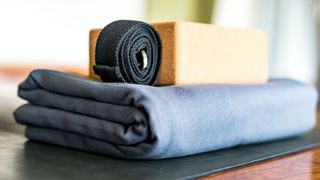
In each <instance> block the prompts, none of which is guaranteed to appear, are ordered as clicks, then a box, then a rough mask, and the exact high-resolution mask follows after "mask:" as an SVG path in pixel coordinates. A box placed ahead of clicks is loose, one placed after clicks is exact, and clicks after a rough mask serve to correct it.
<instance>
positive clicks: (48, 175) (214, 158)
mask: <svg viewBox="0 0 320 180" xmlns="http://www.w3.org/2000/svg"><path fill="white" fill-rule="evenodd" d="M319 145H320V130H319V129H316V130H314V131H312V132H310V133H308V134H306V135H304V136H301V137H296V138H291V139H286V140H281V141H275V142H269V143H262V144H254V145H247V146H239V147H234V148H230V149H224V150H220V151H214V152H208V153H203V154H198V155H194V156H188V157H181V158H173V159H164V160H153V161H141V160H121V159H116V158H111V157H106V156H99V155H96V154H92V153H84V152H81V151H75V150H73V149H66V148H62V147H59V146H52V145H48V144H44V143H38V142H35V141H27V142H25V139H24V138H23V137H22V136H21V135H16V134H14V133H4V132H1V131H0V149H1V150H2V153H1V154H0V157H1V158H0V168H1V170H2V171H0V177H8V175H9V177H13V178H12V179H15V178H17V177H21V178H23V179H26V180H43V179H50V180H51V179H52V180H55V179H59V180H70V179H77V180H87V179H95V180H100V179H101V180H105V179H121V180H126V179H139V180H140V179H146V180H148V179H152V180H158V179H159V180H166V179H194V178H198V177H202V176H206V175H209V174H212V173H219V172H223V171H227V170H231V169H235V168H239V167H242V166H247V165H251V164H254V163H258V162H261V161H265V160H269V159H272V158H275V157H279V156H284V155H287V154H290V153H295V152H299V151H303V150H308V149H311V148H314V147H319ZM8 164H10V166H8ZM306 166H308V164H306ZM66 167H67V168H66ZM279 169H283V168H282V167H279ZM300 170H301V168H300ZM57 172H59V173H57ZM304 172H305V171H304ZM5 175H6V176H5ZM10 175H11V176H10ZM7 179H10V178H7Z"/></svg>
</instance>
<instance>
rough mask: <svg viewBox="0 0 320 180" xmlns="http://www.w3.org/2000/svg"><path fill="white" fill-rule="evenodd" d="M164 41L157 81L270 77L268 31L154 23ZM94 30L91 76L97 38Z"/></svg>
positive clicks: (258, 80) (237, 81)
mask: <svg viewBox="0 0 320 180" xmlns="http://www.w3.org/2000/svg"><path fill="white" fill-rule="evenodd" d="M151 25H152V26H153V27H154V28H155V29H156V30H157V31H158V32H159V34H160V38H161V41H162V46H163V51H162V64H161V68H160V73H159V76H158V78H157V82H156V85H175V84H200V83H220V84H244V83H245V84H252V83H265V82H266V81H267V79H268V43H267V35H266V33H265V32H263V31H260V30H253V29H232V28H224V27H219V26H215V25H209V24H201V23H189V22H166V23H154V24H151ZM99 32H100V29H95V30H91V31H90V77H91V78H94V79H97V78H99V77H97V76H96V75H95V74H94V73H93V70H92V65H93V64H94V51H95V43H96V39H97V37H98V35H99Z"/></svg>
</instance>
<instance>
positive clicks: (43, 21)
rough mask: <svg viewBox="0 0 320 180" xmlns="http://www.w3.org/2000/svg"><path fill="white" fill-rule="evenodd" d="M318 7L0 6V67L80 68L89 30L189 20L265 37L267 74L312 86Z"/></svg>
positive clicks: (167, 3) (258, 1)
mask: <svg viewBox="0 0 320 180" xmlns="http://www.w3.org/2000/svg"><path fill="white" fill-rule="evenodd" d="M319 8H320V3H319V1H318V0H281V1H277V0H237V1H233V0H117V1H111V0H90V1H89V0H68V1H65V0H55V1H52V0H0V23H1V28H0V68H1V69H8V68H10V67H40V66H41V67H43V66H49V67H50V66H55V67H64V68H68V67H70V68H80V69H86V68H87V66H88V41H89V38H88V32H89V30H90V29H92V28H101V27H104V26H105V25H106V24H108V23H110V22H112V21H114V20H118V19H135V20H142V21H147V22H159V21H194V22H203V23H213V24H217V25H221V26H227V27H236V28H260V29H263V30H265V31H267V32H268V34H269V52H270V53H269V60H270V76H271V77H290V78H295V79H299V80H302V81H306V82H310V83H315V82H317V80H318V77H319V76H318V65H317V64H318V61H319V60H320V59H319V57H318V55H317V49H319V47H318V46H317V29H319V28H317V24H319V23H318V21H319V17H320V16H319Z"/></svg>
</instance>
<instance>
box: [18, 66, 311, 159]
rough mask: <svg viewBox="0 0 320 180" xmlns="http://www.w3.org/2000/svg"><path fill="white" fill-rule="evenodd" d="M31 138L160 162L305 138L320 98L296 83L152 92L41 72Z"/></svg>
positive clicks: (25, 92) (32, 92) (29, 118)
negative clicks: (219, 150)
mask: <svg viewBox="0 0 320 180" xmlns="http://www.w3.org/2000/svg"><path fill="white" fill-rule="evenodd" d="M18 94H19V96H20V97H22V98H23V99H26V100H27V101H29V104H26V105H23V106H21V107H19V108H18V109H17V110H16V111H15V113H14V116H15V118H16V121H17V122H18V123H21V124H26V125H27V129H26V136H27V137H28V138H30V139H32V140H37V141H42V142H46V143H52V144H57V145H62V146H66V147H72V148H77V149H80V150H86V151H91V152H96V153H101V154H106V155H111V156H117V157H122V158H132V159H161V158H169V157H178V156H186V155H191V154H196V153H201V152H206V151H212V150H217V149H222V148H228V147H232V146H236V145H243V144H249V143H258V142H264V141H270V140H276V139H281V138H286V137H291V136H296V135H300V134H303V133H305V132H307V131H309V130H311V129H312V128H313V127H314V125H315V114H316V113H315V112H316V101H317V93H316V91H315V89H314V88H312V87H309V86H307V85H305V84H302V83H300V82H296V81H293V80H274V81H271V82H269V83H267V84H264V85H210V84H207V85H188V86H165V87H152V86H145V85H136V84H128V83H101V82H96V81H93V80H90V79H85V78H81V77H77V76H73V75H69V74H65V73H61V72H57V71H51V70H36V71H33V72H32V73H31V74H30V75H29V77H28V78H27V79H26V80H25V81H24V82H23V83H22V84H20V86H19V91H18Z"/></svg>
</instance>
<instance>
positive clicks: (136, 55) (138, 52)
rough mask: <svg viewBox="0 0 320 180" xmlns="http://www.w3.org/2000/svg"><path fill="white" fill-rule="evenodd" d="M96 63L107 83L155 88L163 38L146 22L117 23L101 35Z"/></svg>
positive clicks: (128, 21)
mask: <svg viewBox="0 0 320 180" xmlns="http://www.w3.org/2000/svg"><path fill="white" fill-rule="evenodd" d="M95 62H96V65H94V66H93V70H94V72H95V73H96V74H98V75H99V76H100V77H101V79H102V80H103V81H106V82H127V83H134V84H146V85H152V84H153V83H154V82H155V81H156V78H157V75H158V72H159V69H160V64H161V41H160V37H159V35H158V33H157V32H156V31H155V30H154V29H153V28H152V27H151V26H150V25H149V24H146V23H144V22H139V21H130V20H119V21H115V22H113V23H111V24H109V25H107V26H106V27H105V28H103V30H102V31H101V32H100V34H99V37H98V39H97V44H96V48H95Z"/></svg>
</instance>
